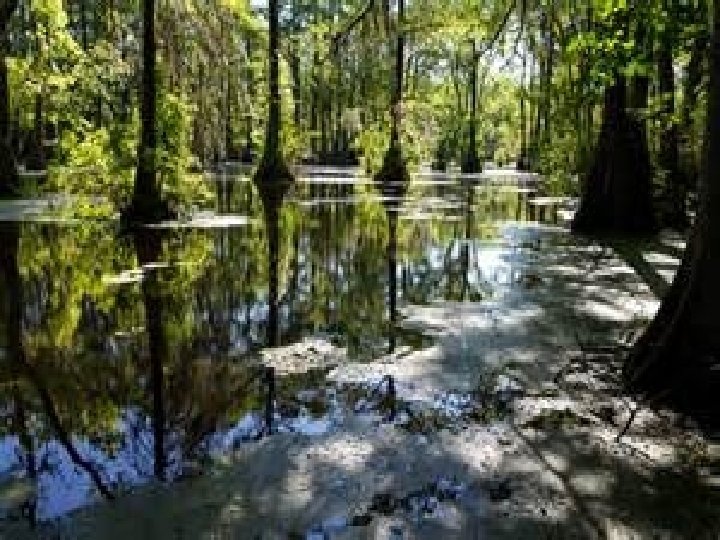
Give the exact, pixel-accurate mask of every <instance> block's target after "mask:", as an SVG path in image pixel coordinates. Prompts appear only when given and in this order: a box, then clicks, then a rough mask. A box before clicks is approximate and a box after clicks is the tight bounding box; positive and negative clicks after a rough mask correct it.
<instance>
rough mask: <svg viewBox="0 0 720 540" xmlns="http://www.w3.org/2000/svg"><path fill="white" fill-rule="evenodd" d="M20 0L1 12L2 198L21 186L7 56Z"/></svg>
mask: <svg viewBox="0 0 720 540" xmlns="http://www.w3.org/2000/svg"><path fill="white" fill-rule="evenodd" d="M17 5H18V0H5V1H4V2H3V4H2V10H0V197H1V196H7V195H12V194H14V193H15V192H16V191H17V189H18V188H19V185H20V177H19V175H18V169H17V162H16V161H15V153H14V149H13V144H12V129H11V126H10V91H9V88H8V84H9V82H8V68H7V55H8V48H9V39H8V24H9V22H10V17H11V16H12V14H13V13H14V12H15V9H16V8H17Z"/></svg>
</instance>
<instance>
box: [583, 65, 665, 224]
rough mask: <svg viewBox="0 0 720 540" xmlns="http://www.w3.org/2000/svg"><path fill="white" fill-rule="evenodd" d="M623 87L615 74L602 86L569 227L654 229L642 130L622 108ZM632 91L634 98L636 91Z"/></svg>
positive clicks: (645, 144)
mask: <svg viewBox="0 0 720 540" xmlns="http://www.w3.org/2000/svg"><path fill="white" fill-rule="evenodd" d="M636 90H639V92H642V88H637V89H636ZM626 93H627V92H626V83H625V79H624V78H623V77H622V76H620V75H616V78H615V82H614V83H613V84H612V85H610V86H609V87H608V88H607V89H606V90H605V103H604V108H603V123H602V128H601V131H600V135H599V138H598V142H597V147H596V149H595V156H594V161H593V164H592V166H591V167H590V170H589V172H588V173H587V175H586V177H585V179H584V186H583V193H582V199H581V203H580V208H579V210H578V212H577V214H576V216H575V219H574V221H573V224H572V227H573V231H575V232H579V233H585V234H641V235H642V234H649V233H652V232H653V231H654V230H655V216H654V212H653V205H652V192H651V189H652V184H651V170H650V156H649V152H648V149H647V136H646V132H645V130H644V128H643V126H642V125H641V124H640V122H639V121H638V120H636V119H635V118H632V117H630V115H629V114H628V113H627V111H626V102H627V100H626ZM634 96H635V98H636V99H638V92H637V91H636V92H634Z"/></svg>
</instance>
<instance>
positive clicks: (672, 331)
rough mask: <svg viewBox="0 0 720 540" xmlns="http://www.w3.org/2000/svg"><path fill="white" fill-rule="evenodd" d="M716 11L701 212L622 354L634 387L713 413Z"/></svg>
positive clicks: (717, 383)
mask: <svg viewBox="0 0 720 540" xmlns="http://www.w3.org/2000/svg"><path fill="white" fill-rule="evenodd" d="M713 12H714V17H713V21H714V22H713V32H712V38H711V47H710V81H709V89H708V113H707V119H706V122H707V123H706V136H705V146H704V151H703V167H702V173H701V178H700V186H699V209H698V216H697V219H696V222H695V226H694V229H693V232H692V235H691V238H690V240H689V243H688V247H687V250H686V253H685V256H684V258H683V261H682V264H681V267H680V269H679V271H678V273H677V275H676V277H675V280H674V281H673V284H672V286H671V288H670V290H669V292H668V294H667V295H666V297H665V298H664V299H663V302H662V305H661V307H660V310H659V312H658V314H657V316H656V317H655V319H654V320H653V322H652V323H651V325H650V327H649V328H648V329H647V331H646V332H645V334H644V335H643V336H642V337H641V338H640V339H639V340H638V342H637V344H636V345H635V347H634V348H633V350H632V352H631V354H630V355H629V357H628V358H627V361H626V364H625V369H624V377H625V381H626V384H627V386H628V388H629V389H630V390H632V391H636V392H641V393H643V394H645V395H646V396H648V397H653V396H658V395H663V396H666V397H667V398H668V399H670V400H672V401H673V402H675V403H676V404H677V405H678V406H680V407H681V408H685V409H689V410H692V411H694V412H699V413H703V412H708V413H710V414H712V415H715V413H716V412H717V408H718V407H717V395H718V390H720V375H719V372H718V371H717V367H718V365H720V318H718V315H717V309H718V306H719V305H720V286H719V285H718V280H717V276H718V275H720V0H715V1H714V2H713ZM715 418H716V416H715Z"/></svg>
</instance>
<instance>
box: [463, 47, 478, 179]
mask: <svg viewBox="0 0 720 540" xmlns="http://www.w3.org/2000/svg"><path fill="white" fill-rule="evenodd" d="M477 68H478V57H477V50H476V45H475V41H474V40H473V44H472V66H471V69H470V78H471V81H470V120H469V123H468V146H467V153H466V154H465V159H464V160H463V163H462V172H464V173H476V172H479V170H480V160H479V159H478V154H477V106H478V81H477V77H478V69H477Z"/></svg>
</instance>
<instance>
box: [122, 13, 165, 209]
mask: <svg viewBox="0 0 720 540" xmlns="http://www.w3.org/2000/svg"><path fill="white" fill-rule="evenodd" d="M142 5H143V52H142V54H143V71H142V88H141V93H140V115H141V120H140V147H139V148H138V157H137V172H136V175H135V187H134V192H133V198H132V203H131V207H130V208H129V209H128V211H127V214H128V215H127V217H128V218H131V219H132V221H136V222H152V221H156V220H158V219H163V218H164V217H167V216H168V215H169V210H168V208H166V207H164V205H163V202H162V200H161V198H160V186H159V184H158V179H157V171H156V163H155V160H156V152H157V134H156V131H155V128H156V116H157V110H156V102H157V81H156V73H155V51H156V43H155V0H144V1H143V4H142Z"/></svg>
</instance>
